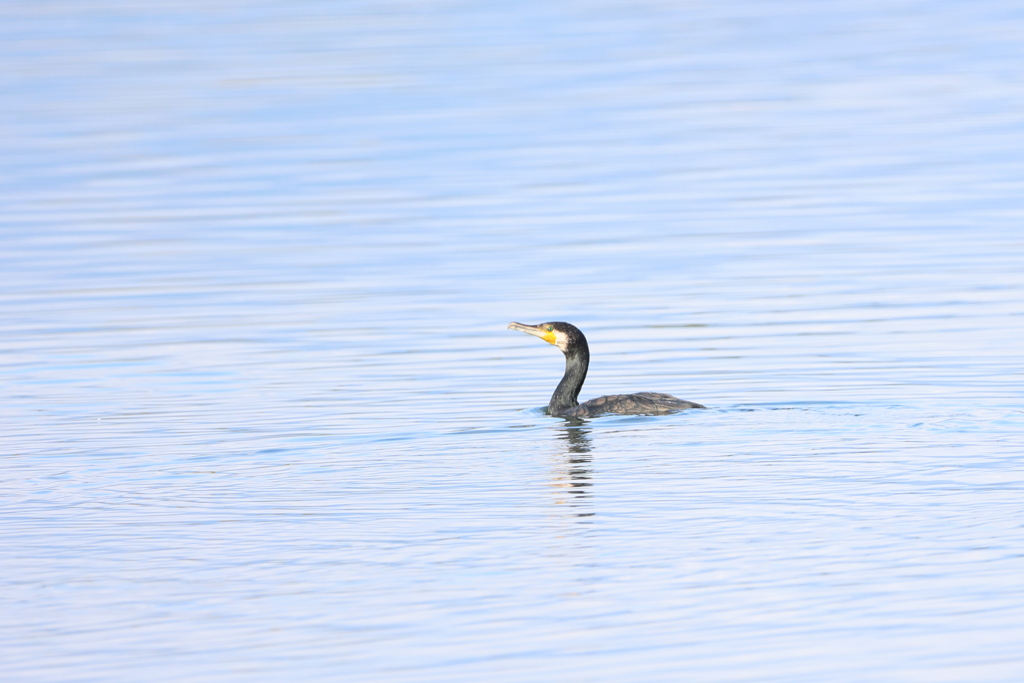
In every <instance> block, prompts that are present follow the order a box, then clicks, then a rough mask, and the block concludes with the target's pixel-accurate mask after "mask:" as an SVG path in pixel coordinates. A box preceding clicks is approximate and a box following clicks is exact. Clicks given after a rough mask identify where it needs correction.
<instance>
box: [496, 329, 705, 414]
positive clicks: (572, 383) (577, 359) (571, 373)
mask: <svg viewBox="0 0 1024 683" xmlns="http://www.w3.org/2000/svg"><path fill="white" fill-rule="evenodd" d="M508 329H510V330H519V331H520V332H525V333H526V334H531V335H533V336H534V337H540V338H541V339H543V340H544V341H546V342H547V343H549V344H553V345H555V346H557V347H558V348H559V349H560V350H561V351H562V353H564V354H565V374H564V375H563V376H562V381H561V382H559V383H558V386H557V387H555V393H554V394H552V395H551V401H550V402H549V403H548V413H549V414H551V415H557V416H559V417H594V416H595V415H601V414H604V413H619V414H621V415H663V414H665V413H676V412H679V411H680V410H686V409H688V408H703V407H704V406H702V405H701V404H699V403H693V402H692V401H683V400H682V399H678V398H676V397H675V396H670V395H668V394H655V393H653V392H649V391H644V392H641V393H639V394H616V395H614V396H602V397H601V398H593V399H590V400H589V401H586V402H585V403H580V402H579V401H577V399H578V398H579V395H580V389H581V388H582V387H583V380H585V379H586V378H587V368H588V367H589V366H590V346H589V345H587V338H586V337H584V336H583V333H582V332H580V330H579V328H578V327H576V326H575V325H570V324H569V323H558V322H552V323H541V324H540V325H524V324H522V323H509V325H508Z"/></svg>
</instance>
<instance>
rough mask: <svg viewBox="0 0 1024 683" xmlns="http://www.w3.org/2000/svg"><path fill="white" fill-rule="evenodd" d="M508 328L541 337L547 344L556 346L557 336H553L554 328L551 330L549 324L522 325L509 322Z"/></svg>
mask: <svg viewBox="0 0 1024 683" xmlns="http://www.w3.org/2000/svg"><path fill="white" fill-rule="evenodd" d="M508 329H510V330H518V331H520V332H525V333H526V334H531V335H533V336H534V337H539V338H540V339H543V340H544V341H546V342H547V343H548V344H554V345H555V346H558V338H557V337H556V336H555V333H554V330H552V328H551V326H550V325H524V324H522V323H509V324H508Z"/></svg>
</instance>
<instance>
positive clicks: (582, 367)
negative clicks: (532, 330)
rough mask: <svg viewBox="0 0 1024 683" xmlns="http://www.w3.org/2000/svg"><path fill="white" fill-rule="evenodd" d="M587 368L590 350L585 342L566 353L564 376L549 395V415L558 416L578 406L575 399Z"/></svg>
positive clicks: (585, 375)
mask: <svg viewBox="0 0 1024 683" xmlns="http://www.w3.org/2000/svg"><path fill="white" fill-rule="evenodd" d="M589 366H590V349H589V348H588V347H587V342H586V341H583V343H582V344H580V345H578V346H573V347H571V348H570V349H569V350H568V351H566V353H565V374H564V375H562V381H561V382H559V383H558V386H557V387H555V393H553V394H552V395H551V401H550V402H549V403H548V413H549V414H551V415H559V414H561V413H562V412H564V411H566V410H569V409H571V408H575V407H576V406H578V405H579V401H577V400H576V399H577V398H578V397H579V395H580V389H582V388H583V380H585V379H586V378H587V368H588V367H589Z"/></svg>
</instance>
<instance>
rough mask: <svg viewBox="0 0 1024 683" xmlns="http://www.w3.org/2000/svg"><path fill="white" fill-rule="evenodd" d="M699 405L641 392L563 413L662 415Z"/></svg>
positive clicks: (605, 398)
mask: <svg viewBox="0 0 1024 683" xmlns="http://www.w3.org/2000/svg"><path fill="white" fill-rule="evenodd" d="M703 407H704V406H702V405H701V404H699V403H694V402H692V401H684V400H682V399H679V398H676V397H675V396H671V395H669V394H658V393H654V392H652V391H643V392H640V393H639V394H614V395H612V396H602V397H600V398H593V399H590V400H589V401H586V402H584V403H581V404H579V405H578V406H576V407H575V408H573V409H571V410H569V411H567V412H565V413H563V414H564V415H566V416H567V417H594V416H596V415H604V414H606V413H617V414H619V415H664V414H666V413H678V412H679V411H680V410H688V409H690V408H703Z"/></svg>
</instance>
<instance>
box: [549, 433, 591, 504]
mask: <svg viewBox="0 0 1024 683" xmlns="http://www.w3.org/2000/svg"><path fill="white" fill-rule="evenodd" d="M585 425H586V423H585V422H584V421H582V420H579V419H573V418H569V419H566V420H565V424H564V425H560V426H559V428H558V440H559V442H560V443H559V445H560V446H561V448H560V449H559V451H560V452H559V454H558V459H559V462H558V464H557V465H556V466H555V468H554V470H553V471H552V476H551V479H552V481H551V485H552V486H553V487H555V488H556V489H557V490H558V491H559V492H564V493H567V494H568V497H567V498H563V497H562V496H559V500H558V502H559V503H563V504H568V505H570V506H571V507H574V508H580V507H582V508H589V507H590V501H589V499H590V498H591V497H592V496H593V495H594V492H593V488H592V487H593V485H594V483H593V469H592V468H591V466H590V463H591V461H592V459H593V458H592V456H591V455H590V449H591V445H590V430H589V429H587V428H586V426H585ZM593 514H594V513H593V512H587V511H585V510H579V511H578V512H577V513H576V516H577V517H590V516H592V515H593Z"/></svg>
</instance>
